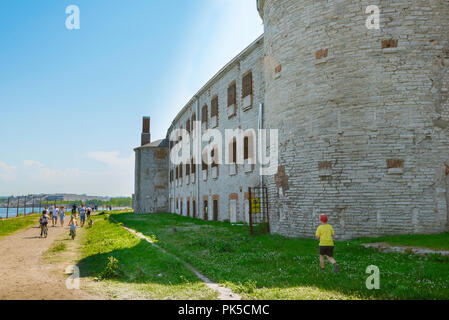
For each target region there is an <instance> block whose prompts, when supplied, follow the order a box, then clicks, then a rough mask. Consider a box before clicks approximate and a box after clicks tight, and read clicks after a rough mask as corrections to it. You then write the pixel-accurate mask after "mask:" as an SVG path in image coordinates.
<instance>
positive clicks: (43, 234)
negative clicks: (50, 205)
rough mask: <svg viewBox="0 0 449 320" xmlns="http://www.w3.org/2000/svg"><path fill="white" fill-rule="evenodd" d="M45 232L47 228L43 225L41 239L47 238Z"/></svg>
mask: <svg viewBox="0 0 449 320" xmlns="http://www.w3.org/2000/svg"><path fill="white" fill-rule="evenodd" d="M47 232H48V226H47V225H46V224H44V225H43V226H42V232H41V237H42V236H43V237H44V238H47Z"/></svg>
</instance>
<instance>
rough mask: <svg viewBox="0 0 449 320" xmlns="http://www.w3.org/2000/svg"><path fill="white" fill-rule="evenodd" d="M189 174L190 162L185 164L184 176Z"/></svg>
mask: <svg viewBox="0 0 449 320" xmlns="http://www.w3.org/2000/svg"><path fill="white" fill-rule="evenodd" d="M189 174H190V163H187V164H186V176H188V175H189Z"/></svg>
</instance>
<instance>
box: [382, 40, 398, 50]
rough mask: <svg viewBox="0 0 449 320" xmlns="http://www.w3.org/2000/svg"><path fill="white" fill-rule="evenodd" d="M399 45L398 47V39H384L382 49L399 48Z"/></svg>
mask: <svg viewBox="0 0 449 320" xmlns="http://www.w3.org/2000/svg"><path fill="white" fill-rule="evenodd" d="M397 47H398V40H395V39H385V40H382V49H388V48H397Z"/></svg>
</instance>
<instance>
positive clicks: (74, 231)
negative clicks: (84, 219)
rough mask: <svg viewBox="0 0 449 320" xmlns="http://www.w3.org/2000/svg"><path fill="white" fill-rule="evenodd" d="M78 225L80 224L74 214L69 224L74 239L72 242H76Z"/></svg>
mask: <svg viewBox="0 0 449 320" xmlns="http://www.w3.org/2000/svg"><path fill="white" fill-rule="evenodd" d="M77 225H78V222H77V221H76V218H75V216H74V215H73V214H72V216H71V217H70V222H69V227H70V236H71V237H72V240H75V235H76V226H77Z"/></svg>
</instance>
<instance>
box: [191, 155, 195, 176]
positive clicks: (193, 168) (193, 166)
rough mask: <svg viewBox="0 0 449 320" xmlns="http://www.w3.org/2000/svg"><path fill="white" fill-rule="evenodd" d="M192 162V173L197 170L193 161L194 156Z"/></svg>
mask: <svg viewBox="0 0 449 320" xmlns="http://www.w3.org/2000/svg"><path fill="white" fill-rule="evenodd" d="M190 164H191V166H192V173H195V172H196V165H195V164H194V163H193V158H192V160H191V163H190Z"/></svg>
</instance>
